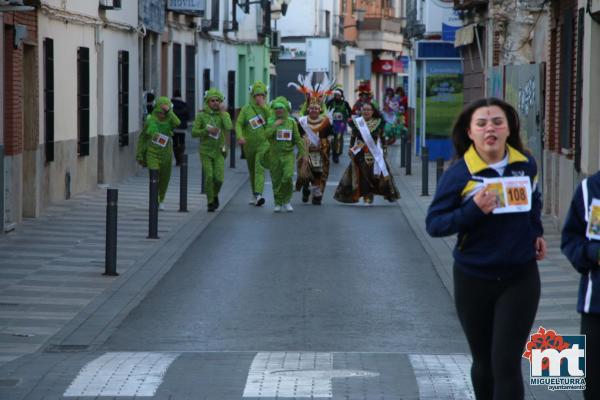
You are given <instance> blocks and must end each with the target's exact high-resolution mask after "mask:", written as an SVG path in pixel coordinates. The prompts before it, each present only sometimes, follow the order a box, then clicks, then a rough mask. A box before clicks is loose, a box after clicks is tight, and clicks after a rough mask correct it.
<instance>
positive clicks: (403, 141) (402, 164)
mask: <svg viewBox="0 0 600 400" xmlns="http://www.w3.org/2000/svg"><path fill="white" fill-rule="evenodd" d="M404 167H406V137H405V136H404V135H403V136H401V137H400V168H404Z"/></svg>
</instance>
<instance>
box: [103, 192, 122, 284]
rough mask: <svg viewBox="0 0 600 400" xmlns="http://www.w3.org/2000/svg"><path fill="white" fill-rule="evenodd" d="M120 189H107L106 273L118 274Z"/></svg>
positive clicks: (108, 274)
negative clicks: (118, 205)
mask: <svg viewBox="0 0 600 400" xmlns="http://www.w3.org/2000/svg"><path fill="white" fill-rule="evenodd" d="M118 200H119V189H108V190H107V191H106V244H105V253H104V275H107V276H119V274H117V211H118V210H117V203H118Z"/></svg>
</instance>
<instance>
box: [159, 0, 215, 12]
mask: <svg viewBox="0 0 600 400" xmlns="http://www.w3.org/2000/svg"><path fill="white" fill-rule="evenodd" d="M167 9H168V10H170V11H193V12H197V13H199V12H202V11H204V10H205V9H206V0H169V1H168V3H167Z"/></svg>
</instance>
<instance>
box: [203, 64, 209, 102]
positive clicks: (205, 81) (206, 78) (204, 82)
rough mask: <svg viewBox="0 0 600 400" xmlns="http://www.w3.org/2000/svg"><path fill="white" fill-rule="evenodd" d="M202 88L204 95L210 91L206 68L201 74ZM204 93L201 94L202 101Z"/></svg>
mask: <svg viewBox="0 0 600 400" xmlns="http://www.w3.org/2000/svg"><path fill="white" fill-rule="evenodd" d="M202 87H203V88H204V93H206V91H207V90H208V89H210V69H208V68H207V69H205V70H204V72H203V73H202ZM204 93H203V94H202V99H204Z"/></svg>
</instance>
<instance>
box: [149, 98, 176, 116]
mask: <svg viewBox="0 0 600 400" xmlns="http://www.w3.org/2000/svg"><path fill="white" fill-rule="evenodd" d="M164 104H168V105H169V111H170V110H172V109H173V104H172V103H171V99H169V98H168V97H167V96H161V97H159V98H158V99H157V100H156V104H155V106H154V109H153V110H152V115H154V116H155V117H157V115H156V114H158V113H159V112H160V111H161V107H162V106H163V105H164Z"/></svg>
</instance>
